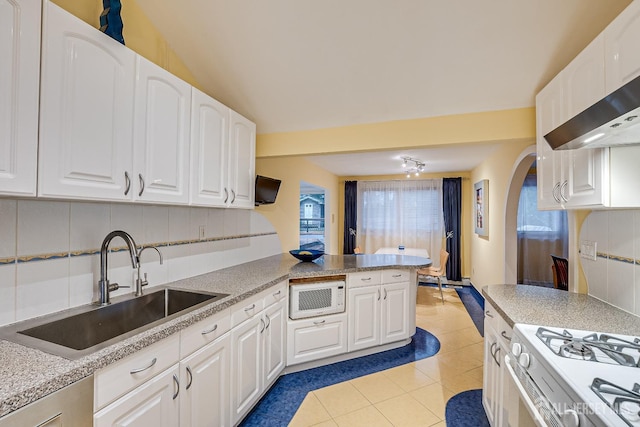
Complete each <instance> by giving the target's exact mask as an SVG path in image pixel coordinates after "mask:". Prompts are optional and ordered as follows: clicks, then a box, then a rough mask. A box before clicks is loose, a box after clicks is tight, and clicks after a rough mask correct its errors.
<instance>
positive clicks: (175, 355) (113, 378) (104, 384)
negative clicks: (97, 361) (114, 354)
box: [93, 334, 180, 411]
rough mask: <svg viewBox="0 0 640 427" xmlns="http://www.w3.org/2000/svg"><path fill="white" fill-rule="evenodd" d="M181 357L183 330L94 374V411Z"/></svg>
mask: <svg viewBox="0 0 640 427" xmlns="http://www.w3.org/2000/svg"><path fill="white" fill-rule="evenodd" d="M179 360H180V334H173V335H172V336H170V337H168V338H165V339H163V340H160V341H158V342H157V343H154V344H152V345H150V346H149V347H147V348H145V349H143V350H140V351H138V352H136V353H134V354H132V355H130V356H127V357H125V358H124V359H122V360H119V361H117V362H115V363H113V364H111V365H109V366H107V367H105V368H103V369H100V370H99V371H97V372H96V373H95V374H94V405H93V409H94V411H98V410H99V409H101V408H103V407H105V406H106V405H108V404H109V403H111V402H113V401H114V400H116V399H117V398H118V397H120V396H122V395H124V394H125V393H127V392H128V391H130V390H133V389H134V388H136V387H137V386H139V385H140V384H142V383H144V382H145V381H147V380H149V379H151V378H152V377H154V376H155V375H157V374H159V373H160V372H162V371H164V370H166V369H167V368H169V367H170V366H172V365H174V364H176V363H177V362H178V361H179Z"/></svg>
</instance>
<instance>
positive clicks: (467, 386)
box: [441, 371, 482, 394]
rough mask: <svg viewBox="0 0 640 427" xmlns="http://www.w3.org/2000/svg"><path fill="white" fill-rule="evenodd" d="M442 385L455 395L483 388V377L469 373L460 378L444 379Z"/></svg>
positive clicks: (472, 372)
mask: <svg viewBox="0 0 640 427" xmlns="http://www.w3.org/2000/svg"><path fill="white" fill-rule="evenodd" d="M441 383H442V385H443V386H444V387H446V388H447V389H449V390H451V391H452V392H454V394H458V393H460V392H462V391H465V390H473V389H478V388H482V375H478V374H477V373H476V372H474V371H469V372H465V373H463V374H461V375H458V376H453V377H444V378H442V380H441Z"/></svg>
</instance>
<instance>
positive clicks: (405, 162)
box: [402, 158, 407, 168]
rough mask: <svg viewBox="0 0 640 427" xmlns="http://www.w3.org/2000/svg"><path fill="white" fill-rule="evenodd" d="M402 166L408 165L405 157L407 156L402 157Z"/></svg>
mask: <svg viewBox="0 0 640 427" xmlns="http://www.w3.org/2000/svg"><path fill="white" fill-rule="evenodd" d="M402 167H403V168H406V167H407V159H405V158H403V159H402Z"/></svg>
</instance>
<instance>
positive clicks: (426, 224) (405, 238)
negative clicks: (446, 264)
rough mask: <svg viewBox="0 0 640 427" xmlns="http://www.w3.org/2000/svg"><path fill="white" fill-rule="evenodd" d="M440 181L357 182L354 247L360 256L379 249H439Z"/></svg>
mask: <svg viewBox="0 0 640 427" xmlns="http://www.w3.org/2000/svg"><path fill="white" fill-rule="evenodd" d="M443 235H444V218H443V213H442V179H421V180H413V179H412V180H406V181H358V230H357V237H356V239H357V244H358V246H360V248H361V249H362V251H363V252H364V253H374V252H375V251H376V250H378V249H379V248H382V247H397V246H399V245H404V246H405V247H407V248H426V249H427V250H428V251H429V255H430V256H431V257H432V258H433V257H434V256H435V257H437V256H438V254H439V253H440V248H441V247H442V238H443Z"/></svg>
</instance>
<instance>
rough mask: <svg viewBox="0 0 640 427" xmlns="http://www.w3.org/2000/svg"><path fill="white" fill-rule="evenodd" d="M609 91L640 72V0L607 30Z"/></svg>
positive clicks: (605, 35)
mask: <svg viewBox="0 0 640 427" xmlns="http://www.w3.org/2000/svg"><path fill="white" fill-rule="evenodd" d="M603 34H604V44H605V64H606V70H607V73H606V92H607V93H611V92H613V91H614V90H616V89H618V88H619V87H620V86H622V85H624V84H625V83H627V82H629V81H630V80H633V78H634V77H637V76H638V75H640V49H638V40H640V2H638V1H633V2H631V4H630V5H629V6H628V7H627V8H626V9H625V10H623V11H622V13H621V14H620V15H618V17H617V18H616V19H615V20H614V21H613V22H612V23H611V24H609V26H608V27H607V28H606V29H605V30H604V32H603Z"/></svg>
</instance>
